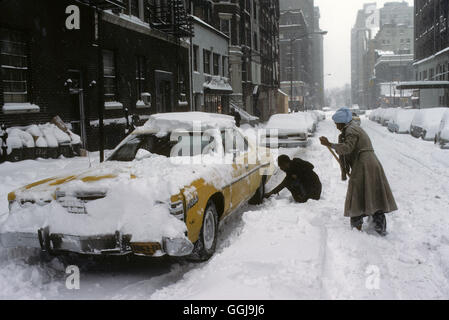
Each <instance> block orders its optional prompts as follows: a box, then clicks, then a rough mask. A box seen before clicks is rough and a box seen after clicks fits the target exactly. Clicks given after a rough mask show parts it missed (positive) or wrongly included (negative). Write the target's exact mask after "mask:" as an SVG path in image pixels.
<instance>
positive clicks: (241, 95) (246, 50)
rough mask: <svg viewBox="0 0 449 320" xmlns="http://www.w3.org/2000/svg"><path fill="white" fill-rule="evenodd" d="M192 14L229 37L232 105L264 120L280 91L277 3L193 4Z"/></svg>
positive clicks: (200, 0)
mask: <svg viewBox="0 0 449 320" xmlns="http://www.w3.org/2000/svg"><path fill="white" fill-rule="evenodd" d="M191 4H192V5H193V8H192V12H193V14H194V15H195V16H197V17H199V18H200V19H202V20H203V21H205V22H206V23H208V24H210V25H212V26H213V27H215V28H216V29H218V30H220V31H221V32H222V33H224V34H226V35H227V36H228V37H229V59H228V64H229V77H230V84H231V86H232V89H233V93H232V94H231V96H230V103H231V104H232V105H235V106H238V107H241V108H243V109H245V110H246V111H247V112H249V113H251V114H253V115H256V116H259V117H261V118H262V119H267V118H268V117H269V116H270V115H271V114H273V113H275V111H276V107H277V106H276V105H277V96H278V89H279V1H278V0H275V1H273V0H229V1H223V0H194V1H192V2H191Z"/></svg>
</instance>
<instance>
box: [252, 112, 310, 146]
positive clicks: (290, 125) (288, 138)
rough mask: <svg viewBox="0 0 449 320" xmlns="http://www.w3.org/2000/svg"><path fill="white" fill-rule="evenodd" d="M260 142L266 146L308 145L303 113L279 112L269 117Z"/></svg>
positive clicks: (306, 126) (306, 127) (306, 125)
mask: <svg viewBox="0 0 449 320" xmlns="http://www.w3.org/2000/svg"><path fill="white" fill-rule="evenodd" d="M265 130H266V131H265V135H263V136H261V137H260V139H261V140H260V141H261V142H260V144H261V145H262V146H265V147H268V148H296V147H306V146H307V145H308V142H309V140H308V136H309V134H308V124H307V122H306V117H305V116H304V113H303V112H302V113H280V114H275V115H272V116H271V117H270V119H269V120H268V122H267V124H266V126H265Z"/></svg>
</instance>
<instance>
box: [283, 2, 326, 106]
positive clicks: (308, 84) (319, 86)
mask: <svg viewBox="0 0 449 320" xmlns="http://www.w3.org/2000/svg"><path fill="white" fill-rule="evenodd" d="M280 7H281V19H280V48H281V88H282V90H283V91H284V92H286V93H288V94H289V96H290V100H291V102H290V105H291V109H295V110H304V109H321V108H322V107H323V106H324V75H323V72H324V59H323V35H322V34H319V33H320V32H321V31H322V30H321V29H320V26H319V19H320V13H319V9H318V8H317V7H314V1H313V0H300V1H290V0H281V1H280Z"/></svg>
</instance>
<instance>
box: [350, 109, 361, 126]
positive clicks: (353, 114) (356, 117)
mask: <svg viewBox="0 0 449 320" xmlns="http://www.w3.org/2000/svg"><path fill="white" fill-rule="evenodd" d="M352 121H353V122H355V123H356V124H357V125H359V126H361V125H362V119H360V116H359V115H357V113H355V112H352Z"/></svg>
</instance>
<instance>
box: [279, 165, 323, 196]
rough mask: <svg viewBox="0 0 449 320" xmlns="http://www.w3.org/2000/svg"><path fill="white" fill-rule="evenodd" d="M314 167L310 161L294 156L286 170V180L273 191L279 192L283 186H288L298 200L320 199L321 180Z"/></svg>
mask: <svg viewBox="0 0 449 320" xmlns="http://www.w3.org/2000/svg"><path fill="white" fill-rule="evenodd" d="M313 169H314V166H313V164H311V163H310V162H307V161H304V160H302V159H299V158H294V159H293V160H292V161H290V168H289V169H288V170H287V171H286V177H285V179H284V181H282V183H281V184H280V185H279V186H278V187H277V188H276V189H275V190H274V191H273V193H279V192H280V191H281V190H282V189H283V188H287V189H288V190H289V191H290V192H291V193H292V195H293V198H294V199H295V200H296V201H298V202H306V201H307V200H309V199H314V200H319V199H320V197H321V181H320V178H319V177H318V175H317V174H316V173H315V172H314V171H313Z"/></svg>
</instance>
